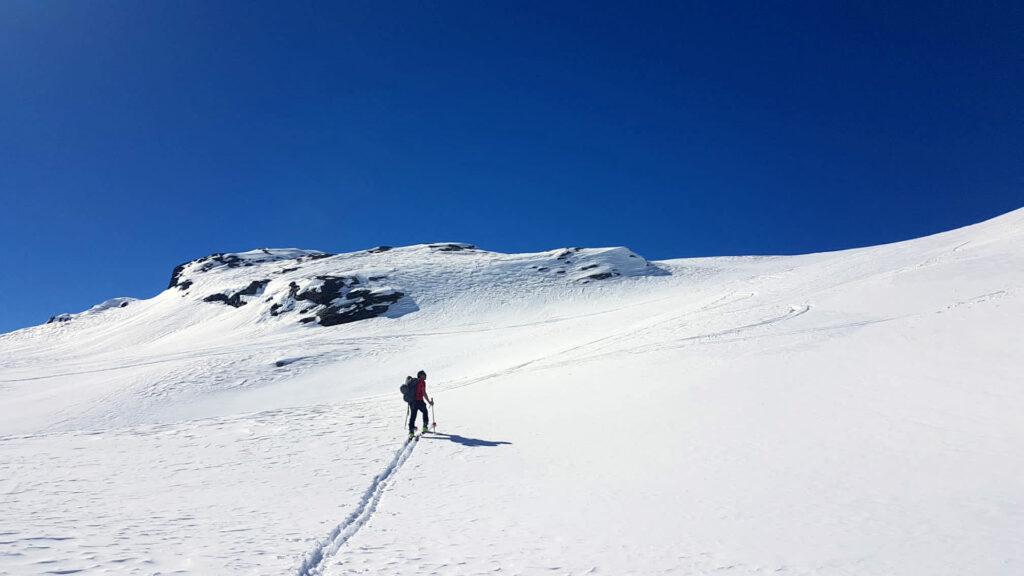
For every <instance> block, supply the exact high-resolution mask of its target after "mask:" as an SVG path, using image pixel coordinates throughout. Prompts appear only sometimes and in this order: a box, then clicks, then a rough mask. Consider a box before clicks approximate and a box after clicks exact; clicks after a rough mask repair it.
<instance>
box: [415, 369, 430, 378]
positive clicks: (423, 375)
mask: <svg viewBox="0 0 1024 576" xmlns="http://www.w3.org/2000/svg"><path fill="white" fill-rule="evenodd" d="M416 377H417V378H422V379H424V380H426V379H427V373H426V372H424V371H423V370H420V371H419V372H417V373H416Z"/></svg>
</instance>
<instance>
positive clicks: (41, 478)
mask: <svg viewBox="0 0 1024 576" xmlns="http://www.w3.org/2000/svg"><path fill="white" fill-rule="evenodd" d="M169 268H170V266H169ZM1021 318H1024V209H1022V210H1017V211H1014V212H1011V213H1009V214H1005V215H1003V216H1001V217H998V218H995V219H993V220H990V221H987V222H983V223H980V224H976V225H973V226H968V227H965V228H961V229H958V230H952V231H949V232H945V233H942V234H936V235H934V236H929V237H925V238H920V239H916V240H910V241H905V242H898V243H893V244H887V245H882V246H874V247H868V248H858V249H852V250H843V251H839V252H828V253H819V254H806V255H800V256H760V257H723V258H690V259H677V260H668V261H659V262H649V261H647V260H645V259H644V258H643V257H641V256H640V255H638V254H635V253H633V252H632V251H630V250H628V249H626V248H621V247H620V248H563V249H557V250H551V251H546V252H539V253H531V254H502V253H497V252H489V251H486V250H482V249H480V248H477V247H475V246H473V245H471V244H465V243H459V242H444V243H435V244H421V245H415V246H406V247H395V248H392V247H388V246H379V247H376V248H371V249H369V250H363V251H359V252H352V253H345V254H328V253H325V252H318V251H313V250H298V249H260V250H253V251H249V252H242V253H221V254H212V255H210V256H206V257H203V258H199V259H196V260H193V261H190V262H187V263H185V264H182V265H180V266H178V267H177V268H175V269H174V271H173V274H172V277H171V282H170V285H169V286H168V288H167V289H166V290H164V291H163V292H161V293H160V294H158V295H157V296H155V297H153V298H149V299H145V300H131V299H124V298H122V299H113V300H110V301H108V302H105V303H103V304H101V305H98V306H96V307H94V308H92V309H90V310H89V311H86V312H83V313H79V314H67V315H61V316H60V317H56V318H55V320H54V321H53V322H51V323H49V324H45V325H40V326H34V327H31V328H26V329H23V330H19V331H16V332H12V333H8V334H3V335H0V406H2V407H3V408H2V410H3V416H4V417H3V418H2V419H0V493H2V494H5V495H6V497H5V501H4V514H3V520H0V533H2V535H3V538H2V539H0V540H2V541H0V573H9V574H13V575H22V574H26V575H27V574H37V573H40V572H47V573H66V574H70V573H76V574H77V573H81V574H154V573H178V574H194V575H203V574H252V575H264V574H265V575H280V574H292V575H295V576H314V575H317V576H339V575H347V574H396V575H409V576H412V575H426V574H483V573H494V572H501V573H511V574H528V575H532V574H548V573H558V574H623V575H625V574H658V573H664V574H727V575H731V576H736V575H744V576H748V575H749V576H756V575H761V574H767V573H770V574H799V575H813V574H822V575H824V574H829V575H831V574H849V575H858V576H861V575H863V576H883V575H885V576H888V575H891V574H950V575H953V574H956V575H958V576H959V575H977V576H996V575H1002V574H1015V573H1019V572H1021V568H1022V567H1024V548H1022V547H1021V546H1020V537H1019V535H1020V534H1021V533H1024V514H1022V510H1024V502H1022V497H1021V495H1022V494H1024V449H1022V446H1024V419H1021V417H1020V414H1021V413H1022V412H1024V389H1022V387H1021V378H1020V374H1021V373H1024V352H1022V351H1024V341H1022V336H1021V330H1020V319H1021ZM419 370H424V371H425V372H426V374H427V377H426V381H425V382H426V390H427V392H428V394H429V396H430V397H431V399H433V400H435V404H434V405H433V407H432V411H431V412H430V414H429V417H430V421H431V422H433V423H435V424H436V428H433V430H432V432H428V433H425V434H423V435H422V436H421V437H420V438H418V439H412V440H407V426H408V424H409V421H408V419H407V414H406V404H405V403H404V402H403V400H402V395H401V393H400V392H399V390H398V387H399V385H400V384H402V383H403V382H405V378H406V376H410V375H414V374H416V373H417V371H419ZM416 425H417V426H422V423H421V421H420V420H417V421H416ZM116 503H127V504H126V505H123V506H122V505H118V504H116ZM425 523H426V524H428V525H429V529H424V526H425Z"/></svg>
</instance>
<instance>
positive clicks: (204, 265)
mask: <svg viewBox="0 0 1024 576" xmlns="http://www.w3.org/2000/svg"><path fill="white" fill-rule="evenodd" d="M260 251H262V252H263V253H264V254H267V255H268V256H273V255H274V252H273V251H272V250H270V249H268V248H260ZM331 256H334V254H329V253H327V252H314V253H312V254H306V255H303V256H299V257H298V258H295V261H296V262H307V261H310V260H319V259H321V258H329V257H331ZM282 260H286V258H282ZM190 264H199V265H200V266H196V267H195V268H194V269H193V270H192V271H193V272H196V273H202V272H209V271H210V270H213V269H214V268H216V267H218V266H226V267H227V268H238V267H240V266H242V267H248V266H256V265H257V264H261V262H253V261H250V260H246V259H244V258H242V257H240V256H238V255H237V254H225V253H223V252H215V253H213V254H210V255H209V256H203V257H202V258H197V259H195V260H190V261H188V262H185V263H184V264H178V265H177V266H175V267H174V271H173V272H171V281H170V282H169V283H168V284H167V287H168V288H174V287H175V286H177V285H178V284H179V283H181V275H182V274H183V273H184V272H185V268H186V267H188V266H189V265H190Z"/></svg>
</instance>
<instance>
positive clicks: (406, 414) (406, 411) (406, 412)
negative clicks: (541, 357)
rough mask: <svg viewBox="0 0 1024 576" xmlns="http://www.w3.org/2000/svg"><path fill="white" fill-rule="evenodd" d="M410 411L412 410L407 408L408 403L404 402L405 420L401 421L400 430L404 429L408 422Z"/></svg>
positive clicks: (409, 407)
mask: <svg viewBox="0 0 1024 576" xmlns="http://www.w3.org/2000/svg"><path fill="white" fill-rule="evenodd" d="M411 409H412V407H411V406H409V403H408V402H406V403H405V420H402V428H405V425H406V423H408V422H409V410H411Z"/></svg>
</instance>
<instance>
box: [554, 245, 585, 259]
mask: <svg viewBox="0 0 1024 576" xmlns="http://www.w3.org/2000/svg"><path fill="white" fill-rule="evenodd" d="M579 251H580V248H575V247H574V248H566V249H565V250H562V251H561V252H559V253H558V255H557V256H555V260H566V259H567V258H569V256H572V255H573V254H575V253H577V252H579Z"/></svg>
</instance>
